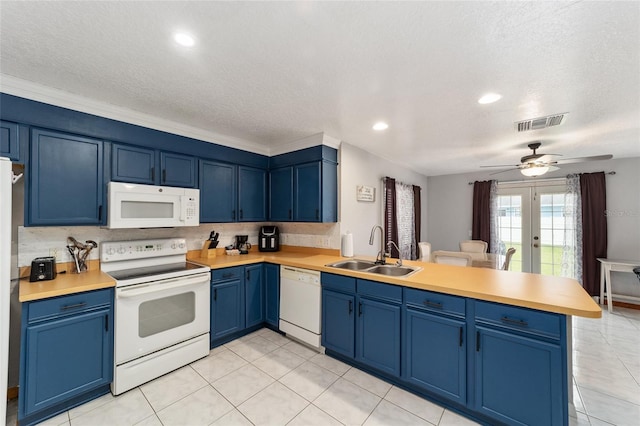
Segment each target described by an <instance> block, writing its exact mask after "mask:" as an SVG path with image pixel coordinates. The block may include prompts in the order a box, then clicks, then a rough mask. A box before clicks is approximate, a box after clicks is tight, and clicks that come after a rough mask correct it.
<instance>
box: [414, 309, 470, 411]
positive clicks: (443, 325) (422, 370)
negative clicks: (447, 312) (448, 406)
mask: <svg viewBox="0 0 640 426" xmlns="http://www.w3.org/2000/svg"><path fill="white" fill-rule="evenodd" d="M403 315H404V316H403V318H404V320H403V323H404V334H403V350H402V353H403V362H404V364H403V365H404V366H403V369H402V377H403V379H404V380H407V381H408V382H410V383H412V384H414V385H417V386H419V387H421V388H423V389H426V390H429V391H431V392H434V393H437V394H439V395H442V396H444V397H446V398H448V399H451V400H454V401H457V402H459V403H461V404H465V403H466V394H467V392H466V391H467V349H466V341H465V330H466V326H465V322H464V321H460V320H454V319H450V318H447V317H444V316H441V315H433V314H430V313H427V312H422V311H419V310H415V309H406V308H405V309H404V310H403Z"/></svg>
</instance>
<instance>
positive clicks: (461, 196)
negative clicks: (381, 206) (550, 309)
mask: <svg viewBox="0 0 640 426" xmlns="http://www.w3.org/2000/svg"><path fill="white" fill-rule="evenodd" d="M599 171H605V172H610V171H615V172H616V174H615V175H607V176H606V181H607V210H608V212H609V216H608V220H607V229H608V241H607V245H608V252H607V256H608V257H609V258H610V259H613V258H618V259H636V260H640V158H623V159H613V160H607V161H593V162H588V163H578V164H567V165H565V166H562V169H560V170H557V171H555V172H553V173H548V174H547V175H545V176H544V178H558V177H563V176H566V175H567V174H568V173H590V172H599ZM489 173H491V172H482V173H468V174H457V175H447V176H432V177H429V184H428V187H427V194H429V197H428V214H427V217H428V227H427V241H429V242H430V243H431V244H432V250H458V243H459V241H460V240H464V239H467V238H468V237H469V234H468V232H469V230H471V210H472V205H473V185H469V184H468V183H469V182H473V181H476V180H489V179H497V180H498V181H500V182H503V181H512V180H522V179H523V176H522V175H521V174H520V173H519V172H518V171H514V172H508V173H501V174H499V175H494V176H490V174H489ZM611 281H612V282H613V290H614V293H621V294H628V295H635V296H640V285H639V283H638V279H637V278H636V277H635V276H633V275H632V274H627V273H614V275H613V276H612V278H611Z"/></svg>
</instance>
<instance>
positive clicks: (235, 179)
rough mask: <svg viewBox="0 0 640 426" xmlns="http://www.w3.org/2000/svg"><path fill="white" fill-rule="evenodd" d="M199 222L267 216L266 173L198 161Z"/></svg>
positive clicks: (251, 168) (252, 218)
mask: <svg viewBox="0 0 640 426" xmlns="http://www.w3.org/2000/svg"><path fill="white" fill-rule="evenodd" d="M199 170H200V172H199V187H200V222H205V223H206V222H238V221H244V222H259V221H264V220H266V219H267V207H266V206H267V172H266V171H265V170H262V169H255V168H253V167H242V166H236V165H234V164H227V163H218V162H216V161H209V160H200V164H199Z"/></svg>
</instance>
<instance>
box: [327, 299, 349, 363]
mask: <svg viewBox="0 0 640 426" xmlns="http://www.w3.org/2000/svg"><path fill="white" fill-rule="evenodd" d="M354 308H355V296H351V295H348V294H344V293H338V292H335V291H331V290H325V289H323V290H322V346H324V347H325V348H327V349H330V350H332V351H335V352H337V353H339V354H342V355H345V356H348V357H351V358H353V357H355V315H354Z"/></svg>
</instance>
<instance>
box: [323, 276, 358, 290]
mask: <svg viewBox="0 0 640 426" xmlns="http://www.w3.org/2000/svg"><path fill="white" fill-rule="evenodd" d="M320 282H321V283H322V287H323V288H329V289H333V290H338V291H343V292H347V293H355V292H356V279H355V278H351V277H345V276H342V275H336V274H327V273H326V272H323V273H322V275H321V278H320Z"/></svg>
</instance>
